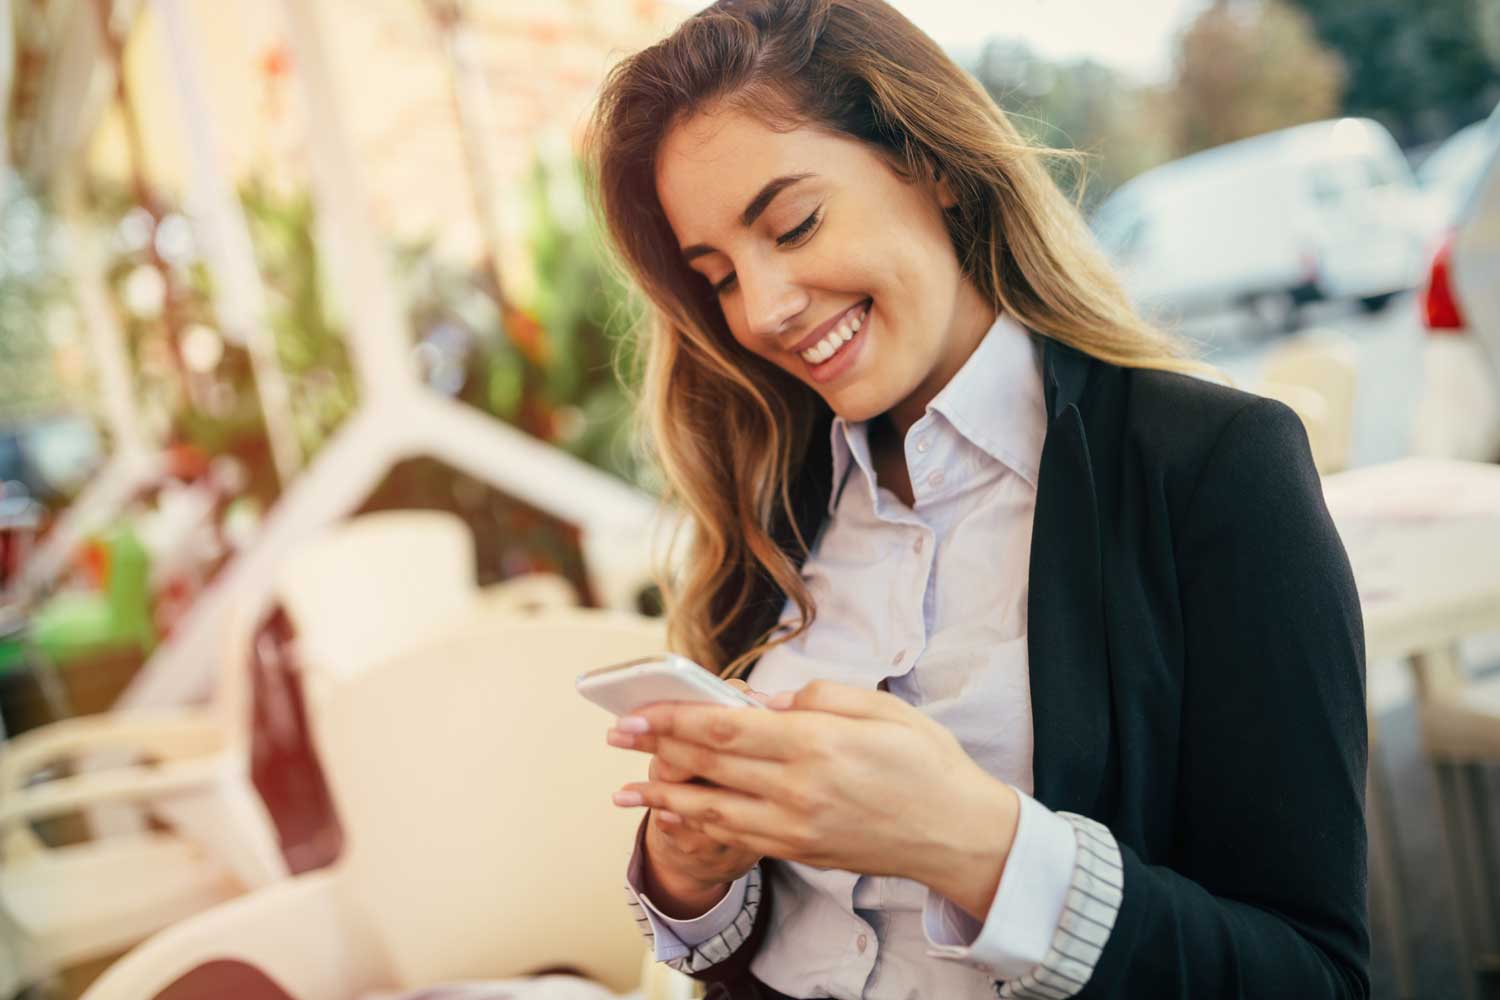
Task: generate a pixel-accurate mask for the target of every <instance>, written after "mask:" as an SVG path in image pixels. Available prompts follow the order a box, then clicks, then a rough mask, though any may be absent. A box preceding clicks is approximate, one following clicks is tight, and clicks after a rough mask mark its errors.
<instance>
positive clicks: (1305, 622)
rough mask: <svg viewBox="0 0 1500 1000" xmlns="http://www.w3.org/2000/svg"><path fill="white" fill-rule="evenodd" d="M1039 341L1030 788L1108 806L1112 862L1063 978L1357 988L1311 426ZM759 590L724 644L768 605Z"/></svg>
mask: <svg viewBox="0 0 1500 1000" xmlns="http://www.w3.org/2000/svg"><path fill="white" fill-rule="evenodd" d="M1045 343H1046V348H1045V350H1044V352H1043V360H1042V368H1043V374H1044V382H1045V386H1046V405H1047V407H1048V411H1049V427H1048V430H1047V436H1046V441H1045V444H1044V447H1043V450H1042V459H1041V468H1040V472H1039V477H1038V485H1037V498H1036V512H1035V520H1034V522H1033V533H1032V543H1031V569H1030V595H1029V603H1028V616H1029V618H1028V633H1029V640H1028V646H1029V650H1030V671H1031V701H1032V712H1033V722H1034V731H1035V747H1034V753H1033V768H1034V776H1035V797H1036V798H1037V799H1038V800H1039V801H1040V802H1042V803H1043V804H1044V805H1046V806H1048V807H1050V808H1052V809H1054V810H1059V811H1068V812H1075V813H1081V814H1083V815H1086V816H1089V817H1092V818H1093V819H1096V820H1098V821H1099V822H1101V823H1104V824H1105V825H1106V826H1108V827H1109V829H1110V830H1111V831H1112V832H1113V834H1114V836H1115V838H1116V840H1117V841H1118V842H1119V845H1120V853H1121V855H1122V860H1123V864H1124V878H1125V884H1124V890H1123V902H1122V904H1121V909H1120V912H1119V916H1118V918H1117V920H1116V922H1115V926H1114V930H1113V932H1112V933H1111V934H1110V937H1109V941H1108V943H1107V945H1106V946H1105V948H1104V951H1103V954H1102V955H1101V956H1100V959H1099V962H1098V965H1097V966H1096V968H1095V970H1094V973H1093V976H1092V978H1091V979H1090V980H1089V983H1088V985H1087V987H1086V988H1085V989H1084V990H1083V991H1082V992H1081V993H1079V994H1078V996H1080V997H1084V998H1102V997H1140V998H1150V1000H1165V998H1170V997H1182V998H1192V1000H1218V998H1231V997H1246V998H1248V997H1265V998H1268V1000H1291V998H1312V997H1365V996H1368V994H1369V990H1370V985H1369V974H1368V961H1369V931H1368V926H1367V920H1366V903H1365V894H1366V872H1365V863H1366V857H1365V824H1364V810H1363V802H1364V781H1365V767H1366V752H1367V746H1368V744H1367V736H1366V716H1365V700H1364V630H1363V625H1362V622H1361V618H1360V610H1359V601H1358V597H1357V595H1356V592H1355V589H1354V579H1353V575H1352V574H1351V572H1350V569H1349V562H1348V559H1347V557H1346V556H1345V553H1344V549H1343V545H1342V544H1341V543H1340V541H1339V537H1338V534H1337V533H1336V531H1335V530H1334V526H1333V523H1332V521H1331V520H1330V518H1329V516H1328V511H1327V508H1326V507H1325V506H1324V503H1323V494H1322V489H1321V485H1320V481H1319V478H1318V475H1317V472H1316V471H1315V470H1314V468H1313V463H1312V456H1311V454H1310V452H1309V450H1308V445H1307V437H1306V434H1305V433H1304V432H1303V429H1302V426H1301V424H1300V422H1299V421H1298V419H1297V417H1296V416H1295V415H1294V414H1293V413H1292V411H1291V410H1289V409H1287V408H1286V407H1285V406H1282V405H1281V404H1279V403H1276V402H1273V401H1271V400H1266V399H1261V398H1259V397H1256V396H1252V395H1249V394H1247V393H1243V392H1238V391H1235V390H1233V389H1228V388H1224V387H1222V386H1218V385H1214V384H1212V383H1208V382H1204V381H1201V380H1198V379H1194V378H1191V377H1188V376H1183V375H1176V374H1171V373H1166V372H1160V371H1155V370H1145V369H1127V368H1120V367H1117V366H1114V365H1110V364H1107V363H1104V362H1101V361H1098V360H1096V359H1092V358H1090V357H1088V356H1086V355H1084V354H1082V353H1080V352H1078V351H1075V350H1073V349H1071V348H1069V347H1067V346H1065V345H1063V344H1060V343H1058V342H1056V341H1051V340H1048V341H1046V342H1045ZM829 419H831V415H829V416H828V417H826V418H825V421H826V420H829ZM810 440H811V443H810V445H809V449H808V453H807V454H806V456H805V457H804V460H803V462H802V464H801V467H800V471H799V472H798V474H797V475H798V479H797V482H796V484H795V487H794V489H793V501H794V502H793V509H794V510H795V511H796V516H797V519H798V522H799V524H800V526H801V528H802V532H803V537H806V538H813V537H815V536H816V532H817V529H818V527H819V526H820V525H821V522H822V520H823V519H824V518H825V517H826V511H827V501H828V496H829V491H830V488H831V483H830V482H829V480H830V477H831V475H832V463H831V461H830V459H829V454H828V447H829V446H828V434H827V427H826V426H824V427H821V428H818V429H816V430H815V432H814V433H813V435H812V437H811V439H810ZM774 534H775V536H776V538H777V540H778V542H779V543H780V544H781V545H782V547H783V549H784V550H785V551H787V552H788V553H789V554H794V558H798V557H797V556H796V555H795V553H797V548H796V547H795V546H794V544H793V542H792V538H793V537H794V536H793V535H792V533H791V531H790V527H789V526H788V525H786V524H784V523H783V524H778V525H776V526H775V531H774ZM761 586H762V591H761V593H760V595H759V597H758V599H757V600H756V601H755V602H753V603H752V605H751V606H750V607H749V608H748V610H747V612H746V613H744V614H742V615H741V616H739V618H737V619H735V621H734V624H733V626H732V628H731V629H730V631H729V633H728V634H729V636H730V642H731V645H730V646H729V647H728V648H731V649H737V648H746V647H747V646H748V645H749V644H750V643H751V642H752V641H753V640H754V639H755V638H756V637H757V636H759V635H760V634H761V633H763V632H764V631H765V629H767V628H769V627H770V626H771V625H772V624H774V622H775V621H776V618H777V616H778V615H779V613H780V610H781V607H782V604H783V602H784V600H785V598H784V596H783V595H781V594H780V593H779V592H775V591H774V590H773V588H772V587H771V585H770V584H769V583H768V581H764V580H763V581H761ZM752 671H753V668H752ZM752 683H753V681H752ZM765 863H766V864H776V863H777V862H776V861H775V860H772V859H767V861H766V862H765ZM762 891H763V896H762V900H761V909H760V912H759V916H758V919H757V921H756V925H755V927H754V928H753V930H752V932H751V935H750V937H749V938H748V939H747V940H746V942H745V943H744V944H743V945H741V947H740V948H739V949H737V950H736V951H735V952H734V954H732V955H731V956H730V957H729V958H728V959H726V960H725V961H724V962H722V963H720V964H718V965H716V966H712V967H710V968H708V969H705V970H704V971H703V972H701V973H698V978H701V979H704V980H707V981H710V982H715V983H721V984H723V985H724V986H725V987H727V988H728V992H729V993H730V994H731V995H734V996H753V995H756V991H755V988H756V987H759V995H761V996H771V995H773V994H771V993H770V992H769V991H768V990H766V989H765V988H764V987H763V986H760V984H758V983H755V982H754V981H753V980H752V979H751V977H750V976H749V972H748V965H749V962H750V960H751V958H753V956H754V954H755V952H756V950H757V949H758V947H759V943H760V941H761V939H762V938H763V937H764V934H765V930H766V926H767V924H768V920H767V916H768V913H769V911H770V909H771V908H773V907H774V906H775V905H776V904H775V899H774V898H772V896H771V893H770V881H769V880H765V881H764V884H763V890H762ZM723 992H724V991H722V990H715V991H711V995H723Z"/></svg>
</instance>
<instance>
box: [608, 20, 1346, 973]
mask: <svg viewBox="0 0 1500 1000" xmlns="http://www.w3.org/2000/svg"><path fill="white" fill-rule="evenodd" d="M588 145H589V148H590V152H591V158H592V162H593V166H594V169H595V176H596V179H597V190H596V192H595V196H596V202H597V207H598V209H599V210H600V211H601V212H602V214H603V217H604V219H605V222H606V224H607V226H608V230H609V233H610V236H611V238H612V240H613V242H614V243H615V245H616V247H617V249H618V251H619V254H620V257H621V260H622V262H623V264H624V266H625V268H626V270H627V271H628V272H629V275H630V277H631V278H632V279H633V280H634V281H635V282H636V283H637V284H638V285H639V287H640V288H641V290H642V291H643V292H644V294H645V296H646V297H647V299H648V301H649V305H650V310H649V318H650V323H649V329H647V330H644V331H642V333H643V336H644V337H645V338H646V344H647V351H646V358H647V368H646V377H645V382H644V392H643V399H642V403H643V405H642V416H643V419H644V423H645V425H646V426H645V429H646V431H647V433H648V437H649V440H650V441H651V443H652V445H653V447H654V449H655V457H656V458H658V459H659V461H660V463H661V465H662V468H663V470H664V472H665V474H666V478H667V482H668V486H669V495H670V498H671V499H673V500H675V501H676V502H678V503H679V504H680V505H681V506H682V507H683V508H684V509H685V510H686V512H687V514H688V515H689V518H690V519H691V521H692V526H693V529H694V530H693V534H692V540H691V546H690V548H689V550H688V551H687V552H686V554H685V559H684V560H683V564H682V568H681V570H680V571H679V572H678V574H677V575H676V577H675V578H674V579H670V580H668V581H667V586H666V587H665V594H666V597H667V603H668V615H669V627H670V633H671V636H672V642H673V647H674V649H675V650H676V651H677V652H679V653H683V654H685V655H687V656H690V657H691V658H693V659H695V660H697V661H698V662H699V663H700V664H701V665H703V666H704V667H706V668H708V669H710V670H712V671H714V672H715V673H718V674H720V675H721V676H724V677H726V678H733V679H734V682H735V683H737V684H741V685H744V684H746V679H747V678H748V681H749V682H750V683H753V684H754V685H755V687H756V688H757V689H758V690H757V691H756V692H755V693H757V695H758V696H760V697H762V698H763V699H767V698H769V696H770V695H772V694H774V695H775V698H774V699H771V700H770V704H771V707H772V708H774V709H777V711H773V712H746V711H740V710H735V709H728V708H715V707H707V706H688V705H673V704H658V705H651V706H642V707H641V708H640V709H639V710H638V711H637V712H636V713H635V714H634V715H632V716H629V717H627V718H625V719H622V720H621V721H620V723H619V724H618V726H617V728H616V729H614V730H612V731H611V732H610V733H609V734H608V737H607V738H608V742H609V743H610V744H611V745H613V746H615V747H619V748H622V749H625V750H628V751H633V752H640V753H646V754H649V755H650V756H651V765H650V778H649V780H648V781H646V782H643V783H640V784H638V785H634V786H631V787H629V788H626V789H623V790H621V792H620V793H619V794H618V796H617V798H616V801H617V803H618V804H619V805H621V806H622V807H627V808H634V807H639V806H645V807H648V809H649V810H650V811H649V813H648V815H647V818H646V820H645V821H644V822H643V824H642V826H641V830H640V834H639V837H638V842H637V845H636V846H637V849H636V852H635V855H634V856H633V858H632V860H631V863H630V867H629V877H628V882H629V885H630V899H631V902H632V905H634V906H635V907H636V908H637V910H638V918H639V920H640V922H641V924H642V927H643V929H644V930H646V932H647V934H648V936H649V937H650V938H651V940H652V942H653V946H654V948H655V952H656V955H657V957H658V958H659V959H661V960H663V961H669V962H671V963H673V964H674V965H675V966H677V967H678V968H681V969H683V970H685V971H688V972H690V973H691V974H693V975H696V976H699V977H701V978H703V979H706V980H709V981H711V982H714V983H717V984H720V985H721V986H722V987H723V988H724V989H725V990H727V992H728V993H729V995H730V996H768V997H772V998H774V997H777V996H793V997H803V996H846V997H853V996H859V997H865V998H871V1000H884V998H887V997H891V998H896V997H908V996H924V997H925V996H941V997H945V998H946V997H964V996H974V997H979V996H990V995H994V994H996V993H998V995H1000V996H1002V997H1022V996H1044V997H1049V998H1057V997H1065V996H1075V995H1076V996H1080V997H1106V996H1108V997H1151V998H1160V997H1204V996H1213V997H1251V996H1265V997H1284V996H1298V997H1314V996H1327V997H1343V996H1351V997H1352V996H1363V995H1366V994H1367V992H1368V976H1367V972H1366V964H1367V952H1368V935H1367V930H1366V926H1365V903H1364V884H1365V874H1364V844H1365V831H1364V824H1363V812H1362V804H1361V795H1362V788H1363V779H1364V767H1365V756H1364V755H1365V728H1364V726H1365V714H1364V707H1363V680H1362V672H1363V660H1362V657H1363V653H1362V648H1361V640H1360V635H1361V628H1360V622H1359V611H1358V603H1357V599H1356V595H1355V592H1354V588H1353V582H1352V578H1351V576H1350V573H1349V568H1348V562H1347V559H1346V558H1345V556H1344V552H1343V548H1342V546H1341V544H1340V542H1339V540H1338V537H1337V535H1336V534H1335V533H1334V531H1333V528H1332V525H1331V522H1330V521H1329V518H1328V515H1327V511H1326V509H1325V508H1324V506H1323V502H1322V496H1321V490H1320V487H1319V484H1318V481H1317V477H1316V473H1315V472H1314V470H1313V466H1312V463H1311V458H1310V455H1309V453H1308V448H1307V441H1306V436H1305V435H1304V434H1303V432H1302V430H1301V428H1300V425H1299V424H1298V423H1297V422H1296V418H1295V417H1294V416H1292V414H1291V413H1290V411H1289V410H1287V409H1285V408H1284V407H1281V406H1279V405H1278V404H1273V403H1270V402H1268V401H1265V400H1260V399H1257V398H1256V397H1252V396H1248V395H1246V394H1243V393H1239V392H1236V391H1234V390H1231V389H1227V388H1224V387H1222V386H1219V385H1214V384H1211V383H1209V382H1206V381H1200V380H1197V379H1193V378H1190V377H1187V375H1186V374H1184V373H1191V372H1202V371H1203V370H1204V368H1203V366H1201V365H1199V364H1197V363H1195V362H1193V361H1191V360H1189V359H1188V358H1186V357H1185V356H1184V354H1183V352H1182V351H1181V350H1180V349H1179V347H1178V345H1177V344H1176V343H1175V342H1174V341H1173V340H1172V339H1171V338H1170V337H1168V336H1166V335H1165V334H1163V333H1162V332H1160V331H1158V330H1156V329H1155V328H1153V327H1152V326H1151V325H1149V324H1148V323H1146V322H1144V321H1143V320H1142V319H1141V318H1140V317H1138V316H1137V315H1136V314H1135V313H1134V312H1133V311H1132V309H1131V307H1130V305H1129V303H1128V301H1127V300H1126V297H1125V295H1124V294H1123V293H1122V291H1121V289H1120V285H1119V283H1118V281H1117V280H1116V278H1115V276H1114V275H1113V273H1112V272H1111V271H1110V269H1109V267H1108V266H1107V265H1106V264H1105V263H1104V261H1103V259H1102V258H1101V256H1100V254H1099V252H1098V250H1097V248H1096V247H1095V245H1094V244H1093V242H1092V240H1091V238H1090V237H1089V235H1088V233H1087V230H1086V229H1085V227H1084V226H1083V224H1082V221H1081V219H1080V218H1079V215H1078V213H1077V211H1076V210H1075V209H1074V207H1073V206H1072V205H1071V204H1069V203H1068V201H1067V200H1066V199H1065V198H1064V197H1063V196H1062V194H1061V193H1060V192H1059V191H1058V189H1057V187H1056V185H1055V184H1054V182H1053V180H1052V179H1051V176H1050V174H1049V172H1048V169H1047V165H1046V160H1047V158H1048V157H1051V156H1061V155H1065V154H1061V153H1056V152H1054V151H1050V150H1044V149H1039V148H1037V147H1034V146H1032V145H1029V144H1028V143H1027V142H1026V141H1025V140H1023V139H1022V138H1021V137H1020V136H1019V135H1018V134H1017V132H1016V130H1015V129H1014V128H1013V127H1012V126H1011V124H1010V123H1009V121H1007V119H1006V117H1005V115H1004V114H1003V113H1002V112H1001V111H1000V110H999V109H998V108H997V107H996V106H995V105H994V103H993V102H992V101H990V100H989V98H988V97H987V96H986V95H985V94H984V92H983V90H982V89H981V88H980V87H979V86H978V84H977V83H975V82H974V81H973V80H971V79H970V78H969V77H967V76H966V75H965V74H964V73H963V72H962V71H961V70H960V69H958V67H956V66H955V65H954V64H953V63H952V61H951V60H949V59H948V58H947V57H946V56H945V55H944V54H943V52H942V51H941V49H939V48H938V47H937V46H936V45H935V44H933V42H932V41H931V40H930V39H929V38H927V37H926V36H925V35H923V34H922V33H921V32H920V31H918V30H916V29H915V28H914V27H912V25H911V24H910V23H909V22H907V21H906V20H905V19H904V18H903V17H901V16H900V15H899V14H897V13H896V12H895V11H893V10H892V9H891V8H890V7H889V6H887V5H886V4H885V3H884V2H882V0H720V2H718V3H716V4H714V5H712V6H710V7H708V8H706V9H705V10H703V11H702V12H700V13H699V14H697V15H696V16H694V17H691V18H689V19H688V20H687V21H686V22H684V23H683V24H682V25H681V26H680V27H679V28H678V30H677V31H675V32H674V33H673V34H672V35H671V36H670V37H668V38H667V39H665V40H663V41H662V42H660V43H658V44H657V45H655V46H653V47H651V48H649V49H647V50H645V51H643V52H640V53H637V54H636V55H634V56H631V57H630V58H628V59H626V60H624V61H623V62H622V63H621V64H620V65H619V66H618V67H617V68H616V69H615V71H614V72H613V73H612V75H611V77H610V79H609V80H608V81H607V83H606V85H605V88H604V92H603V94H602V96H601V100H600V103H599V107H598V109H597V111H596V113H595V117H594V120H593V122H592V123H591V128H590V132H589V136H588ZM1263 792H1265V793H1266V794H1264V795H1263V796H1262V793H1263Z"/></svg>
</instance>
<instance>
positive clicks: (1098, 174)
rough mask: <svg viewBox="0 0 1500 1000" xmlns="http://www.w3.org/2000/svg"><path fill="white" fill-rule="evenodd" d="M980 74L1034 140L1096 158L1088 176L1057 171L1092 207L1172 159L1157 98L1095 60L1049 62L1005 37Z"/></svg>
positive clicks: (984, 58) (1087, 166) (988, 52)
mask: <svg viewBox="0 0 1500 1000" xmlns="http://www.w3.org/2000/svg"><path fill="white" fill-rule="evenodd" d="M974 74H975V77H976V78H977V79H978V80H979V82H980V83H981V84H982V85H983V86H984V88H985V90H986V91H988V92H989V94H990V96H991V97H992V98H994V100H995V103H997V104H999V105H1000V107H1002V108H1003V109H1005V111H1006V113H1007V114H1009V115H1010V117H1011V120H1012V121H1013V122H1014V123H1015V125H1016V127H1017V128H1018V129H1020V131H1021V132H1022V133H1023V134H1025V135H1026V136H1027V137H1028V138H1030V139H1032V140H1033V141H1035V142H1038V143H1041V144H1042V145H1045V146H1050V147H1053V148H1058V149H1077V150H1081V151H1083V152H1086V153H1088V154H1090V157H1089V159H1088V160H1086V161H1085V163H1084V167H1083V169H1082V170H1078V169H1076V168H1074V167H1073V166H1072V165H1071V164H1068V163H1066V162H1061V161H1060V162H1059V165H1058V169H1057V170H1056V171H1055V175H1056V177H1057V180H1058V183H1059V184H1060V185H1061V186H1062V187H1063V189H1064V190H1065V191H1067V192H1069V193H1070V194H1072V195H1074V196H1078V197H1080V198H1081V200H1082V202H1083V207H1084V208H1085V209H1088V208H1090V207H1092V206H1093V205H1097V204H1098V203H1099V201H1100V200H1102V199H1103V197H1104V196H1105V195H1107V194H1108V193H1109V192H1110V191H1112V190H1113V189H1114V188H1116V187H1118V186H1119V185H1120V184H1121V183H1123V182H1124V181H1126V180H1128V179H1129V178H1131V177H1133V176H1135V175H1136V174H1138V173H1140V172H1141V171H1142V170H1145V169H1147V168H1149V167H1153V166H1155V165H1156V164H1158V163H1160V162H1162V161H1163V160H1165V159H1166V158H1167V156H1168V155H1169V153H1170V148H1169V145H1168V141H1169V139H1170V136H1169V135H1168V133H1167V132H1166V131H1165V130H1164V129H1163V128H1162V127H1161V119H1160V116H1159V115H1156V114H1154V113H1153V112H1154V110H1155V103H1154V101H1153V95H1152V94H1151V93H1150V92H1149V91H1146V90H1142V89H1141V88H1138V87H1136V86H1134V85H1133V84H1131V82H1130V81H1129V80H1128V79H1127V78H1125V77H1124V76H1122V75H1121V74H1120V73H1117V72H1116V71H1114V70H1112V69H1110V68H1109V67H1107V66H1103V65H1101V64H1099V63H1097V62H1094V61H1093V60H1088V59H1085V60H1077V61H1070V62H1058V63H1053V62H1048V61H1047V60H1045V59H1043V58H1042V57H1040V56H1038V55H1037V54H1036V53H1035V52H1033V51H1032V50H1031V49H1030V48H1029V47H1028V46H1027V45H1026V44H1025V43H1023V42H1019V41H1014V40H1009V39H997V40H995V41H992V42H990V43H989V44H988V45H986V46H985V48H984V51H983V53H982V55H981V56H980V58H979V61H978V64H977V65H976V67H975V70H974Z"/></svg>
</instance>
